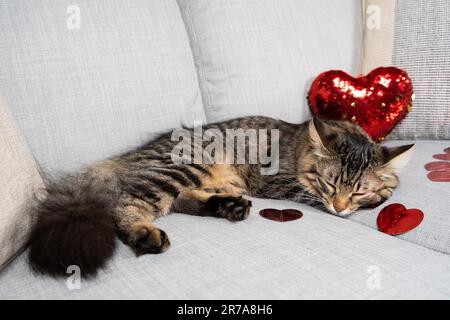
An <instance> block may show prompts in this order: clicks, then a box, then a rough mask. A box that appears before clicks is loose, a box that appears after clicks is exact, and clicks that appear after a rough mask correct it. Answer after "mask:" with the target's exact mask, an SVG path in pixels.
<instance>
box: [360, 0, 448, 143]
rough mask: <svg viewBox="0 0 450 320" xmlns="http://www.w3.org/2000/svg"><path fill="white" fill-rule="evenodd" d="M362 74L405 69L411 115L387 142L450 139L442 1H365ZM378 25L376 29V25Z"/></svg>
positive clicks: (444, 5) (445, 7)
mask: <svg viewBox="0 0 450 320" xmlns="http://www.w3.org/2000/svg"><path fill="white" fill-rule="evenodd" d="M365 6H366V8H365V11H366V15H365V20H366V21H367V23H366V24H365V25H366V28H365V29H364V59H363V71H364V72H368V71H369V70H370V69H372V68H374V67H377V66H379V65H380V64H388V65H394V66H397V67H400V68H402V69H404V70H406V71H407V72H408V74H409V76H410V77H411V79H412V83H413V88H414V95H415V99H414V102H413V108H412V112H410V113H409V114H408V115H407V116H406V118H405V119H404V120H403V121H402V122H401V123H400V124H399V125H398V126H397V127H396V128H395V129H394V130H393V131H392V133H391V134H389V135H388V138H390V139H394V140H395V139H423V140H424V139H437V140H439V139H450V19H449V15H450V6H449V2H448V1H445V0H439V1H433V2H432V3H430V2H429V1H426V0H416V1H408V0H395V1H394V0H366V1H365ZM377 21H379V22H380V23H379V25H378V26H377V25H376V23H374V22H377Z"/></svg>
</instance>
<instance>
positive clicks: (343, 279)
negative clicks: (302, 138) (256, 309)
mask: <svg viewBox="0 0 450 320" xmlns="http://www.w3.org/2000/svg"><path fill="white" fill-rule="evenodd" d="M263 208H279V209H282V208H297V209H299V210H301V211H302V212H303V213H304V216H303V218H301V219H299V220H295V221H291V222H286V223H280V222H275V221H271V220H267V219H264V218H262V217H260V216H259V215H258V212H259V210H261V209H263ZM157 225H158V226H159V227H160V228H162V229H163V230H165V231H166V232H167V233H168V235H169V237H170V238H171V242H172V247H171V248H170V249H169V250H168V251H167V252H166V253H164V254H160V255H143V256H140V257H139V258H136V256H135V255H134V254H133V252H132V251H131V249H130V248H128V247H126V246H125V245H122V244H121V245H119V247H118V251H117V253H116V255H115V257H114V258H113V260H112V261H111V262H110V263H109V266H108V268H107V269H106V270H105V271H102V272H100V274H99V276H98V277H97V278H96V279H94V280H92V281H88V280H84V279H81V284H80V289H78V290H77V289H75V290H69V289H68V287H67V286H66V281H67V280H66V279H59V280H55V279H52V278H48V277H42V276H34V275H33V274H32V273H30V271H29V269H28V266H27V265H26V258H25V255H22V256H21V257H20V258H18V259H16V260H15V261H14V262H13V263H12V264H11V265H10V266H9V267H8V268H6V269H5V270H4V272H2V273H0V283H1V286H0V298H2V299H12V298H18V299H49V298H52V299H121V298H129V299H169V298H170V299H249V298H251V299H306V298H307V299H331V298H342V299H350V298H354V299H368V298H370V299H381V298H383V299H403V298H411V299H412V298H425V299H430V298H437V299H439V298H448V297H450V268H449V265H450V257H449V256H448V255H445V254H442V253H439V252H436V251H433V250H429V249H427V248H424V247H422V246H418V245H415V244H413V243H411V242H407V241H402V240H400V239H397V238H395V237H391V236H388V235H386V234H383V233H381V232H378V231H376V230H373V229H371V228H368V227H366V226H363V225H361V224H358V223H355V222H353V221H350V220H348V219H342V218H338V217H335V216H332V215H330V214H327V213H324V212H321V211H318V210H316V209H313V208H311V207H308V206H306V205H302V204H295V203H293V202H289V201H275V200H265V199H254V205H253V208H252V211H251V214H250V217H249V219H248V220H246V221H242V222H239V223H231V222H229V221H227V220H224V219H218V218H212V217H205V218H201V217H194V216H189V215H183V214H172V215H169V216H167V217H164V218H161V219H160V220H158V221H157ZM68 276H69V275H68ZM69 282H70V281H69Z"/></svg>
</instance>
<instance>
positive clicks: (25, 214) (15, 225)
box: [0, 97, 43, 269]
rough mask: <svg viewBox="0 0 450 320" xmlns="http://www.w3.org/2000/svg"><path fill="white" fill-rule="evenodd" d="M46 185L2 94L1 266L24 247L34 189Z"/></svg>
mask: <svg viewBox="0 0 450 320" xmlns="http://www.w3.org/2000/svg"><path fill="white" fill-rule="evenodd" d="M42 187H43V181H42V178H41V176H40V174H39V172H38V169H37V166H36V163H35V161H34V159H33V156H32V155H31V153H30V150H28V147H27V145H26V143H25V141H24V139H23V136H22V133H21V132H20V130H19V129H18V128H17V125H16V123H15V121H14V119H13V117H12V115H11V112H10V110H9V108H8V106H7V105H6V103H5V101H2V99H1V97H0V195H1V197H0V269H1V268H2V267H3V266H4V265H6V263H7V262H8V261H9V260H10V259H11V258H13V257H14V256H15V255H16V254H17V253H18V252H19V251H20V250H21V249H22V247H23V246H24V244H25V242H26V240H27V238H28V232H29V227H30V222H31V219H30V218H31V217H30V215H29V210H28V209H29V207H30V204H31V201H32V200H33V192H34V191H36V190H38V189H40V188H42Z"/></svg>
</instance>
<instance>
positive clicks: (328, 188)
mask: <svg viewBox="0 0 450 320" xmlns="http://www.w3.org/2000/svg"><path fill="white" fill-rule="evenodd" d="M317 182H318V184H319V186H320V188H321V189H322V191H323V192H326V193H330V194H332V195H333V194H334V193H335V192H336V187H335V186H334V185H333V184H331V183H330V182H328V181H326V180H323V179H322V178H319V177H318V178H317Z"/></svg>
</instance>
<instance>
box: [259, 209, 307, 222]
mask: <svg viewBox="0 0 450 320" xmlns="http://www.w3.org/2000/svg"><path fill="white" fill-rule="evenodd" d="M259 215H260V216H261V217H263V218H266V219H269V220H273V221H278V222H287V221H292V220H297V219H300V218H301V217H303V213H302V212H301V211H299V210H295V209H283V210H278V209H263V210H261V211H260V212H259Z"/></svg>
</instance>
